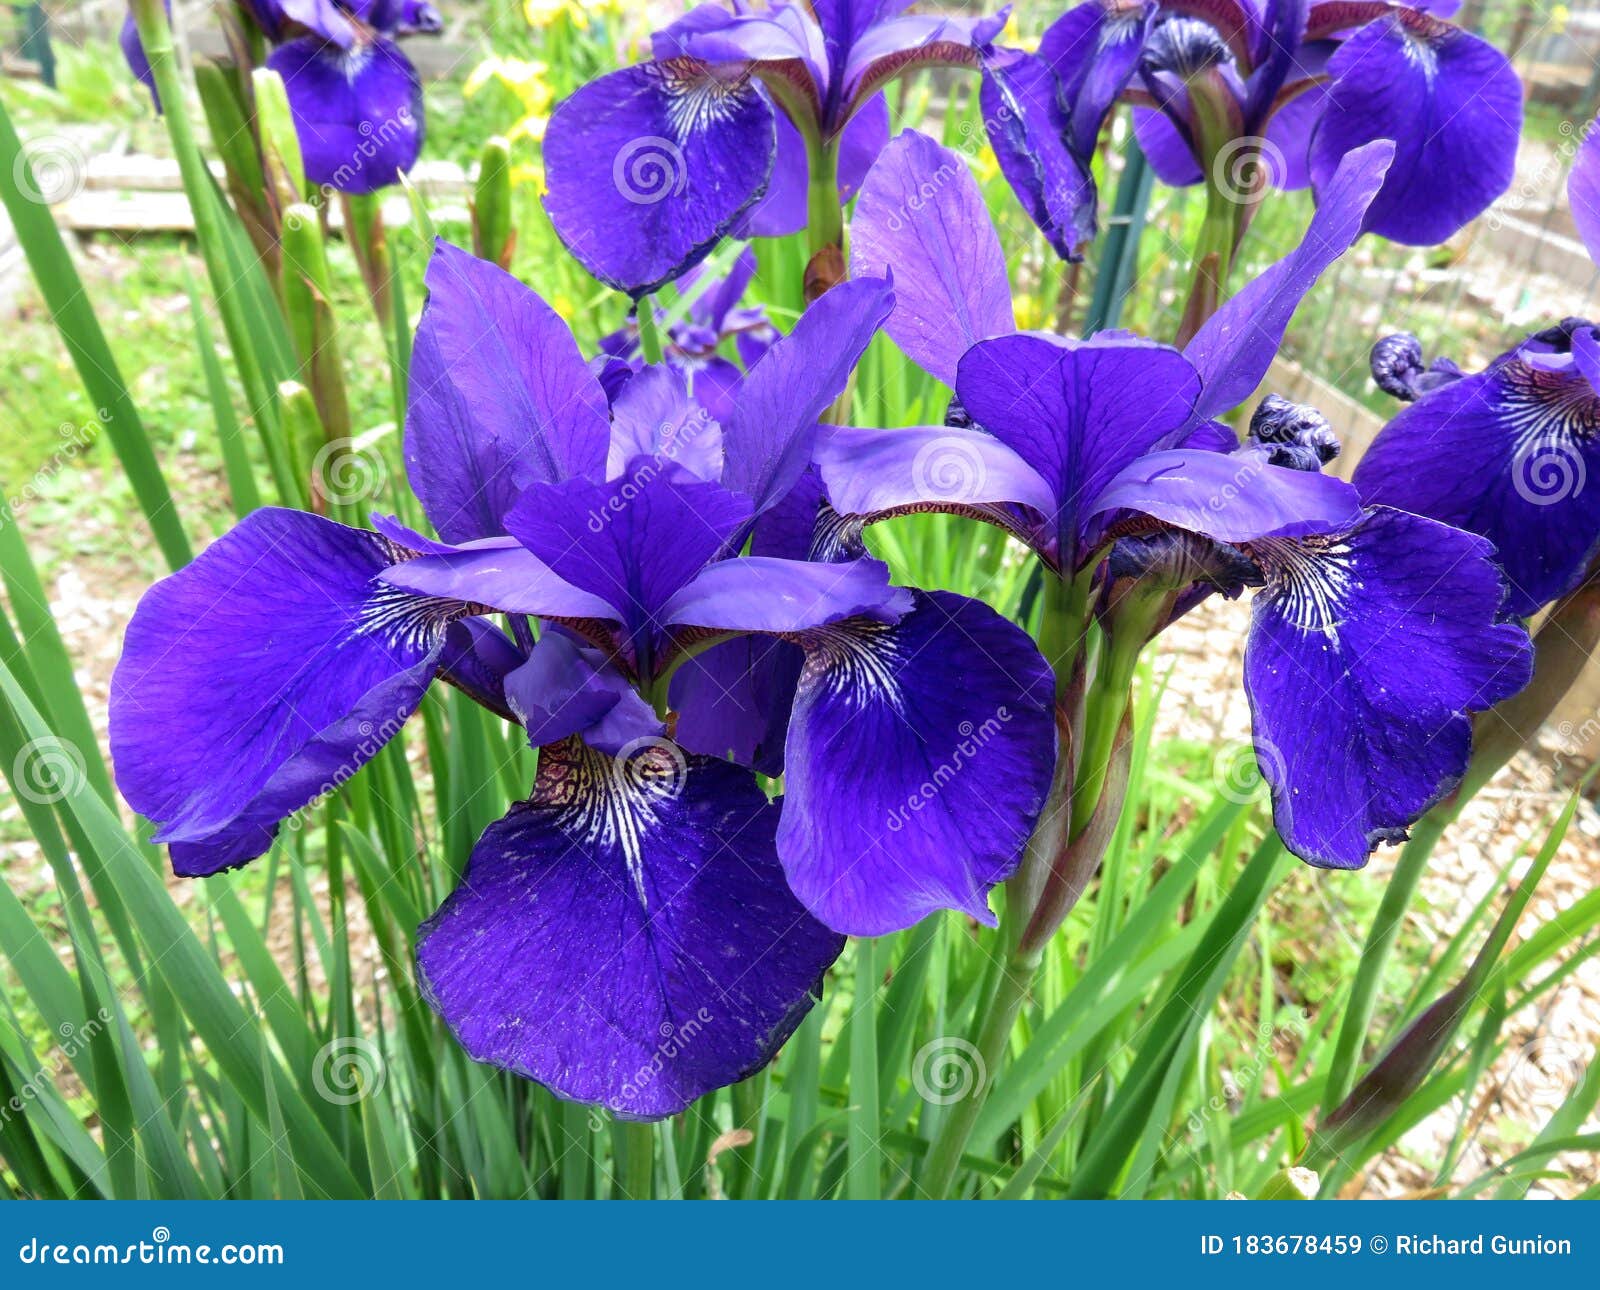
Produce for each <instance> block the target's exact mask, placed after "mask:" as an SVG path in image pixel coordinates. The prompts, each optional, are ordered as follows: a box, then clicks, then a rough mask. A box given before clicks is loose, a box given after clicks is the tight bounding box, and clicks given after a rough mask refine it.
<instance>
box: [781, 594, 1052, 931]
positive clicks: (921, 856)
mask: <svg viewBox="0 0 1600 1290" xmlns="http://www.w3.org/2000/svg"><path fill="white" fill-rule="evenodd" d="M916 604H917V607H916V608H915V609H914V610H913V611H912V613H911V614H910V615H908V616H907V617H906V618H904V619H902V620H901V621H900V622H899V623H898V624H897V625H895V626H886V625H881V624H865V623H862V624H843V625H841V626H839V627H837V628H833V629H828V630H823V631H818V632H816V633H814V634H811V635H809V636H808V637H807V638H806V639H805V647H806V664H805V669H804V672H803V673H802V676H801V682H800V689H799V693H798V695H797V696H796V699H795V706H794V714H793V717H792V719H791V722H790V726H789V739H788V747H787V749H786V755H785V775H786V778H785V781H784V783H785V797H784V802H783V819H782V823H781V824H780V826H779V830H778V854H779V855H780V857H781V858H782V860H783V867H784V871H785V873H787V874H788V877H789V885H790V886H791V887H792V888H793V889H794V892H795V894H796V895H797V896H799V898H800V900H801V902H802V903H803V904H804V905H805V906H806V907H807V908H808V909H809V910H811V912H812V913H813V914H815V915H816V916H817V917H818V918H820V919H821V920H822V921H823V922H824V923H826V924H827V925H828V926H830V927H832V928H834V929H836V930H838V931H842V932H849V933H851V934H853V935H857V936H878V935H884V934H887V933H889V932H895V931H899V930H900V929H902V928H905V927H910V926H911V925H912V924H913V923H915V922H917V921H918V920H919V919H921V918H923V917H925V916H926V915H928V914H931V913H934V912H935V911H937V910H940V909H955V910H960V911H961V912H963V913H966V914H970V915H971V916H972V917H974V918H977V919H979V920H981V921H983V922H985V923H989V924H990V925H993V923H994V921H995V920H994V916H993V915H992V914H991V913H990V912H989V907H988V893H989V891H990V889H991V888H992V887H993V886H994V885H995V884H996V883H999V882H1003V881H1005V879H1006V878H1008V877H1010V875H1011V874H1012V873H1013V872H1014V871H1015V869H1016V867H1017V864H1018V862H1019V860H1020V858H1021V856H1022V850H1023V847H1024V845H1025V844H1026V842H1027V840H1028V836H1029V835H1030V833H1031V832H1032V830H1033V825H1034V821H1035V818H1036V817H1037V816H1038V814H1039V811H1040V809H1041V808H1042V807H1043V805H1044V800H1045V794H1046V792H1047V791H1048V788H1049V782H1050V776H1051V772H1052V769H1053V768H1054V765H1055V720H1054V715H1053V713H1054V680H1053V678H1052V676H1051V673H1050V668H1049V665H1048V664H1047V663H1046V662H1045V661H1044V659H1043V658H1042V657H1041V656H1040V654H1039V651H1038V650H1037V649H1036V648H1035V647H1034V644H1033V641H1032V640H1031V639H1030V638H1029V637H1028V635H1027V633H1025V632H1023V631H1022V630H1021V629H1020V628H1018V627H1016V626H1015V625H1014V624H1012V623H1009V622H1007V621H1006V620H1005V619H1003V618H1002V617H1000V615H999V614H997V613H995V611H994V610H992V609H990V608H989V607H988V606H986V605H983V604H981V603H980V602H978V601H975V600H967V599H964V598H963V597H960V596H954V595H950V594H948V593H944V592H937V593H933V594H923V593H921V592H918V593H916Z"/></svg>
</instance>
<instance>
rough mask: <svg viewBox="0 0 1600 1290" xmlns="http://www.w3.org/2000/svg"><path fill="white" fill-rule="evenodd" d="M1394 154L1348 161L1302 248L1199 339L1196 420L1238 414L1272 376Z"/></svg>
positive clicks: (1365, 152) (1372, 150)
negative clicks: (1305, 303) (1298, 313)
mask: <svg viewBox="0 0 1600 1290" xmlns="http://www.w3.org/2000/svg"><path fill="white" fill-rule="evenodd" d="M1394 155H1395V149H1394V144H1392V143H1390V142H1389V141H1388V140H1387V139H1380V140H1377V141H1376V142H1373V143H1369V144H1365V145H1363V146H1362V147H1360V148H1357V149H1355V150H1354V151H1352V152H1351V153H1350V154H1349V155H1348V156H1346V157H1344V158H1343V159H1342V160H1341V161H1340V162H1339V166H1338V169H1337V171H1336V172H1335V173H1334V175H1333V178H1332V179H1331V180H1330V181H1329V182H1328V184H1327V186H1326V187H1325V188H1324V189H1323V192H1322V194H1321V199H1320V200H1319V201H1318V203H1317V209H1316V212H1315V214H1313V215H1312V217H1311V223H1310V225H1309V226H1308V227H1307V229H1306V232H1305V236H1304V237H1303V238H1301V239H1300V243H1299V245H1298V246H1296V247H1295V249H1294V250H1293V251H1291V252H1289V254H1288V255H1286V256H1285V257H1284V258H1283V259H1281V260H1279V261H1278V262H1277V263H1276V264H1274V265H1273V266H1272V267H1271V268H1270V269H1268V270H1267V271H1266V272H1265V273H1263V274H1261V275H1260V276H1258V277H1256V278H1253V279H1252V280H1251V281H1250V282H1248V283H1246V284H1245V286H1244V288H1243V289H1242V290H1241V291H1240V292H1239V294H1238V295H1236V296H1234V297H1233V298H1232V299H1231V300H1229V301H1228V302H1227V303H1226V304H1225V305H1223V306H1222V308H1221V309H1219V310H1217V312H1216V313H1214V314H1212V316H1211V317H1210V318H1209V319H1208V320H1207V321H1206V323H1205V325H1204V326H1202V327H1201V328H1200V330H1199V331H1198V332H1196V333H1195V336H1194V339H1192V340H1191V341H1190V342H1189V345H1188V347H1187V348H1186V349H1185V350H1184V355H1185V357H1187V358H1188V359H1189V361H1190V362H1191V363H1193V364H1194V365H1195V368H1196V369H1197V370H1198V371H1199V373H1200V377H1201V379H1202V380H1203V381H1204V382H1205V390H1204V392H1203V393H1202V394H1201V396H1200V402H1199V404H1198V405H1197V406H1196V408H1195V413H1196V415H1197V416H1201V417H1214V416H1218V415H1220V414H1221V413H1223V412H1227V411H1228V410H1229V409H1231V408H1235V407H1237V406H1238V405H1239V404H1241V403H1243V402H1244V401H1245V400H1246V399H1248V398H1249V397H1250V395H1251V394H1252V393H1253V392H1254V391H1255V388H1256V386H1257V385H1259V384H1260V383H1261V381H1262V380H1263V379H1264V378H1265V377H1266V374H1267V370H1268V369H1269V368H1270V367H1271V366H1272V360H1273V359H1274V358H1275V357H1276V356H1277V353H1278V347H1279V346H1280V345H1281V344H1282V343H1283V334H1284V332H1286V331H1287V330H1288V328H1289V320H1290V319H1291V318H1293V317H1294V311H1295V310H1296V309H1298V308H1299V307H1300V302H1301V301H1302V300H1303V299H1305V296H1306V293H1307V292H1308V291H1310V290H1311V288H1312V287H1313V286H1315V285H1316V282H1317V279H1318V278H1320V277H1321V276H1322V275H1323V273H1324V272H1325V271H1326V270H1327V268H1328V266H1329V265H1331V264H1332V263H1333V262H1334V261H1335V260H1337V259H1338V258H1339V257H1340V256H1341V255H1343V254H1344V253H1345V252H1346V251H1348V250H1349V249H1350V247H1351V246H1352V245H1354V243H1355V240H1356V239H1357V238H1358V237H1360V236H1361V232H1362V225H1363V221H1364V219H1365V218H1366V214H1367V211H1368V210H1369V209H1370V208H1371V206H1372V204H1373V201H1374V199H1375V198H1376V197H1377V196H1378V192H1379V189H1380V188H1381V187H1382V186H1383V183H1384V176H1385V175H1386V174H1388V172H1389V166H1390V163H1391V162H1392V161H1393V159H1394Z"/></svg>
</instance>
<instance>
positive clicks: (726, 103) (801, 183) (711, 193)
mask: <svg viewBox="0 0 1600 1290" xmlns="http://www.w3.org/2000/svg"><path fill="white" fill-rule="evenodd" d="M908 6H909V0H814V2H813V3H811V4H798V3H786V2H777V3H772V4H768V5H759V6H758V5H756V4H751V3H746V2H745V0H733V5H732V8H731V9H729V8H725V7H723V6H722V5H719V4H702V5H700V6H698V7H697V8H695V9H693V10H691V11H690V12H689V13H688V14H686V15H685V16H684V17H682V18H680V19H679V20H678V21H677V22H675V23H673V24H672V25H671V26H670V27H667V28H666V29H665V30H663V31H659V32H657V33H656V34H655V37H654V42H653V43H654V49H653V53H654V55H655V57H654V58H653V59H652V60H651V61H650V62H646V63H640V64H638V65H636V66H634V67H628V68H624V69H623V70H621V71H618V72H612V73H610V74H609V75H606V76H602V77H600V78H599V79H598V80H595V81H592V82H590V83H589V84H588V85H586V86H584V87H583V88H582V89H580V90H579V91H578V92H577V93H576V94H574V95H573V96H572V97H571V98H569V99H567V100H566V101H565V102H564V103H563V104H562V105H561V106H560V107H559V108H557V110H556V112H555V113H554V115H552V117H551V118H550V124H549V127H548V129H547V131H546V134H545V172H546V182H547V187H548V190H549V191H548V193H547V195H546V198H545V204H546V207H547V209H548V210H549V212H550V218H551V220H552V222H553V223H554V224H555V227H556V231H557V233H559V234H560V235H561V239H562V241H563V242H565V243H566V245H567V247H568V249H569V250H571V251H572V253H573V254H574V255H575V256H576V257H577V258H578V259H579V260H580V261H582V263H583V264H584V266H585V267H586V268H587V269H588V270H589V271H590V272H591V273H593V274H594V275H595V277H597V278H599V279H600V280H601V281H602V282H606V283H609V284H610V285H611V286H614V287H616V288H618V289H619V290H622V291H626V292H628V293H629V294H631V295H633V296H635V297H638V296H642V295H645V294H647V293H649V292H651V291H654V290H655V289H656V288H657V287H659V286H661V285H662V284H664V283H666V282H670V281H671V280H672V279H673V278H675V277H677V276H678V275H679V274H681V273H683V272H684V271H685V270H686V269H688V268H690V267H691V266H693V265H694V264H696V263H697V262H699V261H700V260H701V259H703V258H704V257H705V256H706V255H707V254H708V253H709V252H710V250H711V248H712V247H713V246H715V245H716V242H717V240H718V239H719V238H721V237H722V236H723V235H724V234H726V233H728V232H729V231H743V232H746V233H754V234H763V235H770V234H777V233H786V232H792V231H794V230H796V229H797V228H799V227H801V226H802V225H803V224H804V223H805V218H804V217H805V212H806V190H807V186H808V183H809V180H810V178H811V177H812V176H811V169H812V166H813V164H825V165H829V166H836V167H837V170H838V174H837V179H838V181H839V184H838V186H839V189H840V191H841V194H842V195H845V196H847V195H848V194H849V192H850V191H851V189H852V188H853V187H854V184H855V183H857V182H859V180H860V177H861V176H862V175H863V174H865V172H866V168H867V166H868V165H870V163H871V160H872V157H873V156H874V155H875V154H876V151H877V149H878V148H879V147H880V146H881V145H882V143H883V142H884V140H885V139H886V137H887V133H888V110H887V106H886V105H885V103H884V102H883V99H882V94H881V92H882V90H883V88H884V87H885V86H886V85H887V84H889V83H890V82H891V81H892V80H894V79H895V78H896V77H898V76H901V75H904V74H905V73H907V72H909V71H912V70H915V69H916V68H921V67H933V66H961V67H976V66H977V65H978V64H979V61H980V58H981V53H980V51H981V50H982V48H983V47H984V46H986V45H987V44H988V43H989V42H990V41H991V40H993V38H994V37H995V36H996V35H998V34H999V32H1000V30H1001V29H1002V28H1003V27H1004V26H1005V23H1006V13H1005V12H1002V13H1001V14H999V15H996V16H995V17H991V18H953V17H934V16H919V15H910V14H907V13H905V10H906V9H907V7H908ZM774 104H776V105H777V107H778V108H779V109H780V111H779V112H776V113H775V112H774V110H773V105H774Z"/></svg>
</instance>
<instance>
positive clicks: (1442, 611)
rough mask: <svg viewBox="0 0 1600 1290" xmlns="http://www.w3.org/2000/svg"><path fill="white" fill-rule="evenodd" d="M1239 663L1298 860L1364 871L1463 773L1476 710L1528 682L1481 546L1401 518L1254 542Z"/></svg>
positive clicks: (1268, 775)
mask: <svg viewBox="0 0 1600 1290" xmlns="http://www.w3.org/2000/svg"><path fill="white" fill-rule="evenodd" d="M1251 554H1252V555H1253V556H1254V557H1255V558H1256V561H1257V563H1258V564H1260V565H1261V567H1262V569H1263V570H1264V571H1265V572H1266V575H1267V588H1266V590H1264V591H1263V592H1261V593H1260V594H1259V595H1258V596H1257V597H1256V601H1255V606H1254V612H1253V618H1252V624H1251V629H1250V638H1249V642H1248V645H1247V647H1246V650H1245V687H1246V689H1247V690H1248V692H1249V696H1250V709H1251V713H1252V716H1253V720H1254V727H1255V742H1256V751H1257V758H1258V761H1259V763H1260V766H1261V773H1262V776H1263V778H1264V779H1265V780H1266V781H1267V784H1268V785H1269V787H1270V788H1271V789H1272V799H1273V818H1274V822H1275V823H1276V825H1277V828H1278V832H1279V833H1280V834H1281V835H1282V837H1283V839H1284V842H1285V843H1286V844H1287V845H1288V847H1289V849H1290V850H1291V851H1293V852H1294V853H1295V854H1296V855H1298V856H1300V857H1301V858H1302V859H1304V860H1308V861H1310V862H1311V863H1312V864H1316V865H1321V866H1325V867H1329V868H1339V869H1356V868H1360V867H1361V866H1362V865H1364V864H1365V863H1366V861H1367V856H1368V855H1369V854H1370V853H1371V852H1372V850H1373V849H1374V848H1375V847H1376V846H1377V845H1378V843H1380V842H1397V841H1400V840H1402V839H1403V838H1404V837H1405V830H1406V828H1407V827H1408V826H1409V825H1410V824H1411V823H1412V822H1413V821H1415V820H1416V819H1417V818H1418V817H1420V816H1421V815H1422V814H1423V812H1424V811H1426V810H1427V809H1428V808H1429V807H1430V806H1431V805H1432V804H1433V803H1434V802H1436V801H1438V800H1439V799H1440V797H1442V796H1443V795H1444V794H1445V793H1447V792H1449V791H1450V789H1451V788H1453V787H1454V785H1455V784H1456V782H1457V781H1458V780H1459V779H1460V777H1461V775H1462V773H1463V772H1464V771H1465V769H1466V765H1467V758H1468V755H1469V753H1470V751H1471V722H1470V721H1469V719H1468V718H1467V716H1466V715H1465V714H1466V712H1467V711H1468V710H1469V709H1471V708H1475V707H1483V706H1487V705H1489V704H1492V703H1495V702H1498V701H1499V700H1501V699H1504V698H1507V697H1509V696H1510V695H1511V694H1513V693H1515V692H1516V691H1517V690H1518V689H1520V688H1521V687H1522V686H1523V685H1524V684H1526V683H1527V680H1528V677H1529V675H1530V673H1531V666H1532V663H1531V657H1532V656H1531V650H1530V648H1529V645H1528V639H1527V635H1526V633H1525V632H1523V631H1522V629H1521V628H1520V627H1516V626H1512V625H1509V624H1497V623H1496V621H1495V620H1496V618H1497V617H1498V615H1499V613H1500V602H1501V598H1502V596H1503V594H1504V584H1503V582H1502V581H1501V578H1500V574H1499V571H1498V570H1497V569H1496V568H1495V565H1494V562H1493V559H1492V555H1493V552H1492V549H1491V548H1490V546H1489V544H1488V543H1487V542H1485V541H1484V540H1483V539H1482V538H1478V537H1474V536H1472V535H1471V534H1467V533H1463V532H1461V531H1460V530H1457V529H1451V528H1448V527H1446V526H1444V525H1441V524H1437V523H1435V522H1434V521H1432V520H1427V519H1423V518H1421V517H1419V516H1415V515H1407V514H1405V513H1404V512H1401V511H1391V510H1377V511H1373V512H1372V513H1370V514H1369V515H1368V517H1367V518H1366V519H1365V520H1364V521H1363V522H1362V524H1361V525H1360V526H1359V527H1357V528H1356V529H1355V530H1354V531H1352V532H1351V533H1349V534H1347V535H1345V536H1343V537H1329V538H1312V539H1306V540H1303V541H1300V542H1294V541H1282V542H1268V543H1262V544H1255V545H1252V547H1251Z"/></svg>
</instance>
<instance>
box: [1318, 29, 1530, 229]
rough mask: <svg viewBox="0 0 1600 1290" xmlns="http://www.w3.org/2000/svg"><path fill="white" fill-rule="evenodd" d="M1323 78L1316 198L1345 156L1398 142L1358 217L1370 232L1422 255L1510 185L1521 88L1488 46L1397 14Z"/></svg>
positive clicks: (1352, 44)
mask: <svg viewBox="0 0 1600 1290" xmlns="http://www.w3.org/2000/svg"><path fill="white" fill-rule="evenodd" d="M1324 7H1325V8H1326V7H1327V6H1324ZM1315 18H1316V15H1315V14H1314V15H1313V20H1314V21H1315ZM1328 74H1329V76H1330V77H1331V78H1332V79H1331V81H1330V83H1329V86H1328V105H1327V108H1326V109H1325V111H1324V112H1323V114H1322V120H1321V122H1320V124H1319V125H1318V127H1317V131H1316V135H1315V137H1314V138H1313V140H1312V143H1311V175H1312V181H1313V183H1314V184H1315V186H1316V188H1317V191H1318V194H1319V197H1320V194H1321V192H1322V190H1323V188H1324V187H1325V186H1326V185H1327V184H1329V183H1330V182H1331V181H1332V179H1333V176H1334V173H1335V171H1336V169H1337V167H1338V165H1339V162H1340V160H1341V159H1342V158H1343V157H1344V156H1345V154H1346V153H1349V152H1353V151H1354V150H1355V149H1356V148H1359V147H1360V146H1361V145H1363V144H1365V143H1370V142H1371V141H1373V140H1374V139H1393V140H1394V141H1395V144H1396V152H1395V159H1394V165H1393V166H1392V167H1391V168H1390V171H1389V175H1388V178H1387V179H1386V180H1385V182H1384V185H1383V190H1382V191H1381V192H1380V193H1379V194H1378V197H1377V199H1376V200H1375V201H1374V202H1373V203H1372V207H1371V209H1370V210H1369V211H1368V212H1367V219H1366V227H1367V228H1368V229H1370V230H1371V231H1372V232H1374V233H1378V234H1380V235H1381V236H1383V237H1386V238H1389V239H1391V240H1392V241H1396V242H1405V243H1409V244H1411V245H1413V246H1432V245H1434V244H1435V243H1438V242H1442V241H1444V240H1445V239H1446V238H1448V237H1449V236H1451V234H1453V233H1455V232H1456V230H1458V229H1459V228H1461V227H1462V226H1463V225H1464V224H1466V223H1467V222H1468V221H1469V220H1471V219H1473V218H1474V217H1475V216H1477V215H1479V214H1480V213H1482V212H1483V211H1484V210H1486V209H1487V208H1488V206H1489V204H1490V203H1491V202H1493V201H1494V199H1495V198H1496V197H1498V196H1500V194H1501V193H1503V192H1505V190H1506V189H1507V188H1508V187H1509V186H1510V184H1511V180H1512V178H1513V175H1514V172H1515V164H1516V156H1517V142H1518V139H1519V138H1520V136H1521V132H1522V85H1521V83H1520V82H1519V81H1518V79H1517V74H1516V72H1515V71H1514V70H1513V69H1512V67H1511V64H1510V63H1509V62H1508V61H1507V60H1506V57H1505V55H1504V54H1502V53H1501V52H1500V51H1499V50H1497V49H1496V48H1494V46H1493V45H1490V44H1489V43H1488V42H1487V41H1484V40H1480V39H1479V38H1478V37H1477V36H1473V35H1470V34H1469V33H1467V32H1465V31H1462V30H1461V29H1460V28H1459V27H1454V26H1452V25H1451V24H1449V23H1447V22H1444V21H1441V20H1440V19H1438V18H1434V17H1431V16H1429V15H1428V14H1424V13H1419V12H1417V11H1415V10H1409V9H1403V8H1400V7H1398V6H1395V7H1393V8H1390V9H1388V10H1385V11H1384V12H1383V14H1382V16H1381V17H1379V18H1377V19H1376V20H1375V21H1373V22H1370V23H1368V24H1367V25H1366V26H1365V27H1363V28H1361V29H1360V30H1359V31H1357V32H1356V33H1355V35H1353V36H1351V37H1350V38H1349V39H1348V40H1346V41H1344V42H1343V44H1341V45H1340V47H1339V49H1338V50H1337V51H1336V52H1335V53H1334V55H1333V57H1332V58H1330V59H1329V60H1328Z"/></svg>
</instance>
